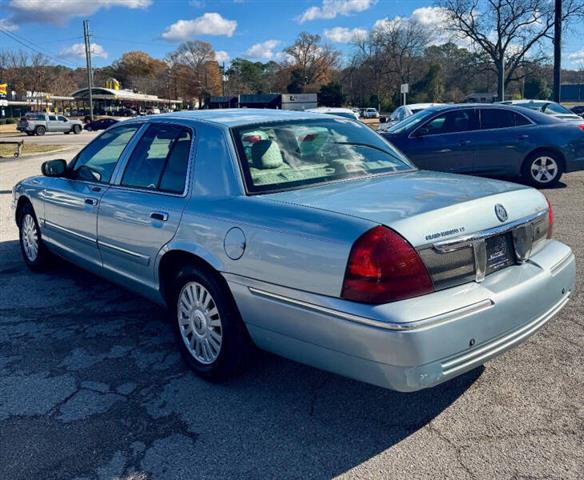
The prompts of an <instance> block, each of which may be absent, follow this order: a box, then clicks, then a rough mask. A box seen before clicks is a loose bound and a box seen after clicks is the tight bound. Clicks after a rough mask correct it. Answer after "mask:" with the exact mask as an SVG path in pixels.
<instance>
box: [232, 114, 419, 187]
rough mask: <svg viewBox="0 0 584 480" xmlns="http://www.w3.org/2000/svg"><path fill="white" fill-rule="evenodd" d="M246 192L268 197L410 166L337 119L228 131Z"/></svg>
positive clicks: (362, 129)
mask: <svg viewBox="0 0 584 480" xmlns="http://www.w3.org/2000/svg"><path fill="white" fill-rule="evenodd" d="M233 132H234V138H235V142H236V146H237V149H238V152H239V158H240V162H241V167H242V170H243V174H244V177H245V181H246V184H247V189H248V191H249V192H255V193H258V192H270V191H278V190H285V189H291V188H298V187H302V186H307V185H314V184H320V183H326V182H330V181H335V180H343V179H347V178H358V177H366V176H371V175H380V174H387V173H393V172H398V171H404V170H411V169H413V168H415V167H413V166H412V165H411V164H410V163H409V162H408V160H406V159H405V158H404V157H403V156H402V155H401V154H400V153H398V152H397V151H396V150H395V149H394V148H393V147H392V146H391V145H389V143H387V142H386V141H385V140H384V139H383V138H382V137H381V136H379V135H378V134H376V133H375V132H374V131H373V130H371V129H370V128H369V127H367V126H366V125H362V124H359V123H356V122H353V121H347V120H345V119H342V118H334V117H332V116H331V118H330V120H329V119H318V120H302V121H287V122H271V123H267V124H260V125H254V126H245V127H238V128H234V129H233Z"/></svg>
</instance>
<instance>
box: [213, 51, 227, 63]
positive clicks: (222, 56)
mask: <svg viewBox="0 0 584 480" xmlns="http://www.w3.org/2000/svg"><path fill="white" fill-rule="evenodd" d="M215 60H217V63H224V62H228V61H229V54H228V53H227V52H226V51H225V50H217V51H216V52H215Z"/></svg>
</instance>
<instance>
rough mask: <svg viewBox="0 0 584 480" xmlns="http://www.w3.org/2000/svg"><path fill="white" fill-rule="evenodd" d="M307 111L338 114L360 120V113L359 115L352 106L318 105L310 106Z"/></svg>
mask: <svg viewBox="0 0 584 480" xmlns="http://www.w3.org/2000/svg"><path fill="white" fill-rule="evenodd" d="M305 111H306V112H310V113H324V114H328V115H337V116H338V117H344V118H349V119H351V120H359V115H357V114H356V113H355V112H354V111H353V110H351V109H350V108H335V107H318V108H310V109H308V110H305Z"/></svg>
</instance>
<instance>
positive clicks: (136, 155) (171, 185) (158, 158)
mask: <svg viewBox="0 0 584 480" xmlns="http://www.w3.org/2000/svg"><path fill="white" fill-rule="evenodd" d="M190 147H191V132H190V130H189V129H187V128H184V127H180V126H177V125H168V124H153V125H151V126H150V127H148V130H147V131H146V133H144V135H143V136H142V138H141V139H140V141H139V142H138V143H137V145H136V148H134V151H133V152H132V155H131V156H130V159H129V160H128V164H127V166H126V169H125V171H124V175H123V177H122V182H121V185H123V186H125V187H132V188H143V189H147V190H160V191H163V192H170V193H182V192H183V191H184V188H185V183H186V176H187V170H188V163H189V152H190Z"/></svg>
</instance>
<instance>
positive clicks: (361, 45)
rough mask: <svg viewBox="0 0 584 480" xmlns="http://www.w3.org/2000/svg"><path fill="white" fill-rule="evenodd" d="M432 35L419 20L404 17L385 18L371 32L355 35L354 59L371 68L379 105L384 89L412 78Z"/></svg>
mask: <svg viewBox="0 0 584 480" xmlns="http://www.w3.org/2000/svg"><path fill="white" fill-rule="evenodd" d="M431 39H432V32H429V31H428V29H427V28H425V27H424V26H423V25H421V24H420V23H419V22H416V21H414V20H402V19H394V20H385V21H382V22H380V23H379V24H378V25H377V26H376V27H375V28H374V29H372V30H371V31H370V32H369V33H368V34H367V36H365V37H359V38H357V39H355V41H354V45H355V46H356V53H355V57H354V59H353V62H354V63H357V64H358V65H360V67H361V69H364V70H365V71H368V72H369V77H370V79H371V81H372V83H373V89H374V91H375V94H376V95H377V98H378V105H377V107H378V108H380V105H379V102H380V101H381V98H382V93H383V91H385V90H390V91H395V90H396V88H398V87H399V85H400V84H402V83H409V82H410V81H411V80H412V76H413V73H414V71H416V70H419V69H420V57H421V56H422V55H423V53H424V50H425V48H426V46H427V45H428V44H429V43H430V41H431Z"/></svg>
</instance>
